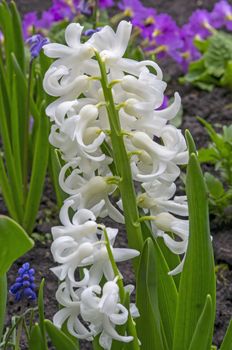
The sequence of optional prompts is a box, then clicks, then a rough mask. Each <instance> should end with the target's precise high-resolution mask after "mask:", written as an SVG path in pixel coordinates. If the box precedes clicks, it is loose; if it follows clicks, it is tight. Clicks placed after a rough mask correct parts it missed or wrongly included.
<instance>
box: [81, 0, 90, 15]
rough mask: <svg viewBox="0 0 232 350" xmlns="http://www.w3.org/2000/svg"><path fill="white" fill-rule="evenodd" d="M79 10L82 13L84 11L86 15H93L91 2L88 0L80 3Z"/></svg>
mask: <svg viewBox="0 0 232 350" xmlns="http://www.w3.org/2000/svg"><path fill="white" fill-rule="evenodd" d="M78 10H79V11H80V13H82V14H83V15H85V16H91V15H92V7H91V6H90V4H89V2H88V1H86V0H81V1H80V3H79V5H78Z"/></svg>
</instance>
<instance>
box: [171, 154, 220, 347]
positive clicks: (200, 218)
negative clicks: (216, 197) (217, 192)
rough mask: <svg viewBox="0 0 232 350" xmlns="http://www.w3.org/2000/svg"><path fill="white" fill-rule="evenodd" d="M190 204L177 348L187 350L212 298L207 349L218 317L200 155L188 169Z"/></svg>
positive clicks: (178, 306)
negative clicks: (207, 297) (207, 302)
mask: <svg viewBox="0 0 232 350" xmlns="http://www.w3.org/2000/svg"><path fill="white" fill-rule="evenodd" d="M186 188H187V196H188V203H189V219H190V224H189V231H190V232H189V243H188V249H187V254H186V259H185V264H184V268H183V272H182V274H181V280H180V288H179V297H178V305H177V315H176V321H175V331H174V344H173V350H183V349H184V350H187V349H188V348H189V346H190V342H191V340H192V337H193V334H194V331H195V329H196V326H197V322H198V320H199V317H200V315H201V313H202V310H203V307H204V305H205V299H206V296H207V295H208V294H209V295H210V296H211V298H212V305H213V308H212V310H213V311H212V317H211V319H210V320H209V321H208V322H209V323H210V327H211V332H210V337H209V339H208V346H207V347H206V350H208V349H210V342H211V338H212V333H213V324H214V316H215V274H214V260H213V250H212V244H211V237H210V230H209V221H208V203H207V192H206V186H205V183H204V179H203V175H202V172H201V169H200V166H199V163H198V160H197V156H196V154H191V156H190V160H189V164H188V171H187V182H186Z"/></svg>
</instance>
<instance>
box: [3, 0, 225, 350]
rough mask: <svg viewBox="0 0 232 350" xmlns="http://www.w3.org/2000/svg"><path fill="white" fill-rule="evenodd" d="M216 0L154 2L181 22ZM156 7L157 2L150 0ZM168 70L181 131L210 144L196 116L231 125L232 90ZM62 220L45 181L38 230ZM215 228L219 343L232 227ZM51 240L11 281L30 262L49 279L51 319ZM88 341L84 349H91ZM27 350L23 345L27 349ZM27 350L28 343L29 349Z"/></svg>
mask: <svg viewBox="0 0 232 350" xmlns="http://www.w3.org/2000/svg"><path fill="white" fill-rule="evenodd" d="M215 2H216V1H212V0H211V1H210V0H208V1H196V2H190V1H189V2H186V1H185V0H175V1H168V0H165V1H164V0H157V1H155V6H156V9H157V10H158V12H167V13H169V14H170V15H172V16H173V18H175V19H176V20H177V21H178V23H179V24H183V23H184V22H185V21H187V19H188V17H189V16H190V15H191V13H192V11H193V10H195V9H196V8H198V7H203V8H206V9H212V7H213V5H214V4H215ZM145 3H146V4H147V5H149V6H151V5H152V4H154V1H146V2H145ZM48 4H49V2H46V5H45V2H42V1H31V2H30V4H29V2H27V1H24V0H19V1H17V5H18V7H19V9H20V11H21V13H25V12H27V11H31V10H41V11H42V10H44V8H45V6H46V7H47V6H48ZM159 64H160V66H161V68H162V69H163V71H164V73H165V80H166V81H167V82H168V89H167V95H168V96H170V97H171V96H172V95H173V93H174V92H175V91H178V92H179V93H180V95H181V97H182V104H183V123H182V129H183V130H185V129H186V128H187V129H189V130H190V131H191V133H192V135H193V137H194V140H195V142H196V145H197V148H200V147H202V146H205V145H207V143H208V135H207V133H206V131H205V130H204V128H203V127H202V126H201V125H200V123H199V122H198V121H197V120H196V116H200V117H202V118H203V119H205V120H207V121H209V122H211V123H212V124H213V125H215V126H220V125H222V124H223V125H224V124H230V123H231V115H232V110H231V103H232V98H231V97H232V96H231V92H229V91H228V90H225V89H223V88H215V89H214V90H213V91H212V92H210V93H209V92H204V91H200V90H198V89H196V88H194V87H192V86H183V85H180V83H179V82H178V78H179V77H180V75H181V70H180V68H179V67H178V66H177V65H176V64H175V63H174V62H173V61H171V60H169V59H165V60H162V61H161V62H159ZM0 212H1V213H6V210H5V208H4V205H3V202H2V200H0ZM56 224H58V210H56V205H55V198H54V194H53V190H52V187H51V183H50V182H49V180H47V181H46V186H45V191H44V197H43V201H42V204H41V207H40V211H39V215H38V218H37V226H36V229H35V232H38V233H40V234H41V235H45V234H46V233H49V232H50V229H51V227H52V226H53V225H56ZM211 232H212V236H213V242H214V251H215V260H216V263H217V264H219V267H218V271H217V314H216V322H215V337H214V344H215V345H217V346H219V345H220V343H221V341H222V338H223V336H224V334H225V331H226V328H227V325H228V323H229V320H230V318H231V316H232V232H231V228H230V227H229V226H228V227H227V226H226V225H225V224H223V225H222V224H220V223H219V222H217V220H214V218H212V220H211ZM119 243H120V246H125V245H126V242H125V232H123V229H122V230H120V239H119V242H118V244H119ZM50 244H51V241H49V238H48V239H47V240H46V239H45V240H44V241H43V242H40V241H36V245H35V248H34V249H33V250H32V251H31V252H29V253H28V254H27V255H26V256H24V258H23V259H20V260H19V261H17V263H15V264H14V266H13V267H12V269H11V271H10V273H9V283H11V282H13V280H14V278H15V275H16V271H17V269H18V267H19V266H20V265H21V263H22V262H25V261H28V262H30V264H31V266H32V267H34V268H35V270H36V276H37V277H36V280H37V284H39V281H40V280H41V278H42V277H45V279H46V285H45V305H46V307H45V310H46V317H47V318H49V319H52V316H53V315H54V313H55V312H56V310H57V302H56V300H55V290H56V289H57V279H56V278H55V276H54V275H53V274H52V273H51V272H50V271H49V268H50V267H52V266H53V264H54V263H53V259H52V257H51V253H50ZM123 270H124V271H123V275H124V276H125V283H126V284H127V283H131V282H133V274H132V273H131V269H130V266H129V265H128V264H126V265H124V266H123ZM9 299H10V300H9V316H11V315H13V314H20V313H21V311H22V308H23V307H25V305H20V304H15V303H14V302H13V299H11V298H9ZM87 348H88V347H87V345H86V346H85V345H84V346H83V349H87ZM22 349H23V348H22ZM25 349H26V347H25Z"/></svg>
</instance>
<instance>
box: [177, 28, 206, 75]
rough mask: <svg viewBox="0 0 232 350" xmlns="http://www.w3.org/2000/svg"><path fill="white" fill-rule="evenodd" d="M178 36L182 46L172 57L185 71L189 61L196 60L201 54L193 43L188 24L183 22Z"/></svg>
mask: <svg viewBox="0 0 232 350" xmlns="http://www.w3.org/2000/svg"><path fill="white" fill-rule="evenodd" d="M180 38H181V40H182V43H183V46H182V47H181V48H180V50H177V51H176V57H175V58H174V59H175V61H176V62H177V63H179V64H180V65H181V66H182V69H183V71H184V72H186V71H187V69H188V66H189V63H190V62H192V61H196V60H198V59H199V58H200V57H201V54H200V52H199V51H198V49H197V48H196V47H195V45H194V43H193V34H192V29H191V26H190V24H185V25H184V26H183V27H182V28H181V29H180Z"/></svg>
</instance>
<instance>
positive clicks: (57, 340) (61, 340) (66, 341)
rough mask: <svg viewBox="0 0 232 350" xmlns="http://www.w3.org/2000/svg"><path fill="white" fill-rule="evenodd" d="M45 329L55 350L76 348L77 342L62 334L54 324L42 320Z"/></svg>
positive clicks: (76, 349) (74, 349) (75, 349)
mask: <svg viewBox="0 0 232 350" xmlns="http://www.w3.org/2000/svg"><path fill="white" fill-rule="evenodd" d="M44 324H45V328H46V331H47V333H48V335H49V337H50V339H51V341H52V344H53V345H54V346H55V348H56V350H78V349H79V346H78V343H74V342H73V341H71V339H70V338H69V337H68V336H67V335H65V334H64V332H62V331H61V330H60V329H58V328H57V327H55V326H54V324H53V323H52V322H51V321H49V320H45V321H44Z"/></svg>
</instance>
